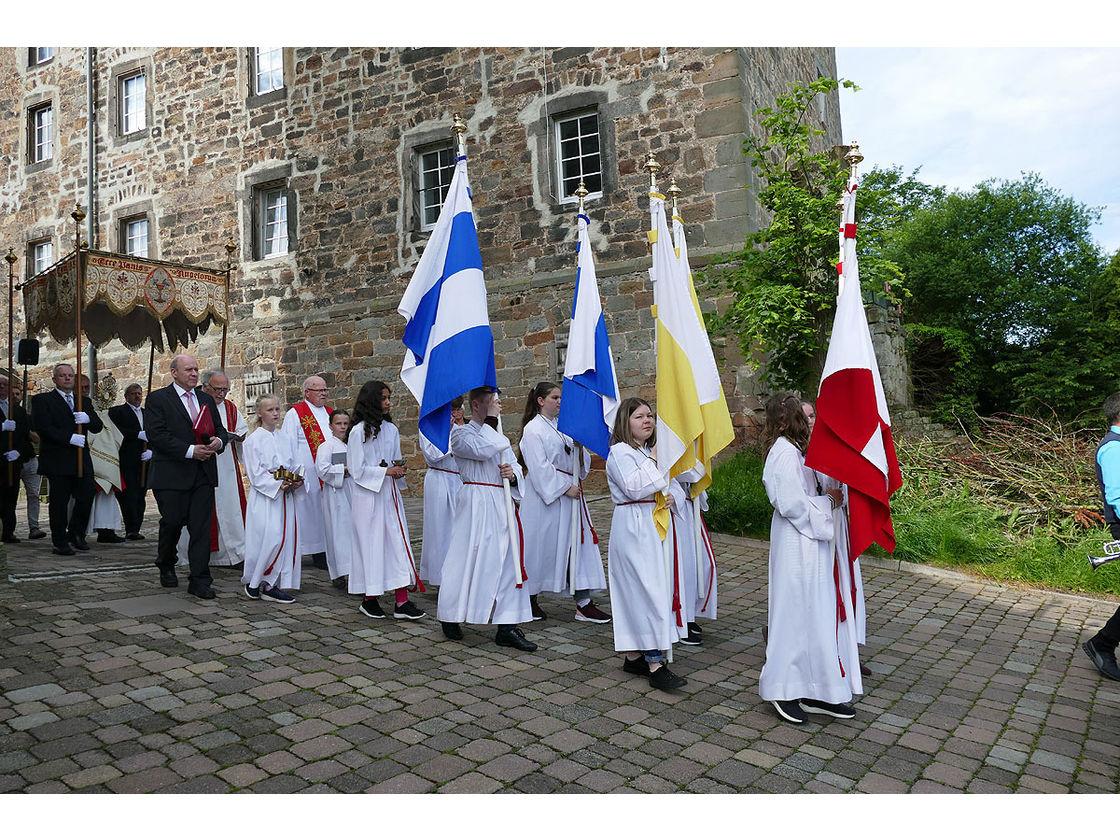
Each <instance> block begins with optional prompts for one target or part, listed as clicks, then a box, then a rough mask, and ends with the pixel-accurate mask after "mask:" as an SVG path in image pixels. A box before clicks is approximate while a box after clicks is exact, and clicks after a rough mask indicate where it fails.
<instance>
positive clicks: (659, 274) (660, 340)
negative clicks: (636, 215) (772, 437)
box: [649, 193, 734, 495]
mask: <svg viewBox="0 0 1120 840" xmlns="http://www.w3.org/2000/svg"><path fill="white" fill-rule="evenodd" d="M650 216H651V217H652V225H651V228H652V229H651V230H650V234H649V237H650V243H651V245H652V246H653V267H652V268H650V278H651V279H652V280H653V303H654V318H655V320H656V322H657V460H658V462H659V463H670V464H672V467H671V468H670V470H669V474H670V475H672V476H677V475H680V474H681V473H683V472H686V471H688V470H690V469H692V468H693V467H695V466H696V465H697V463H700V464H702V465H703V467H704V471H705V475H704V477H703V478H702V479H701V480H699V481H697V482H695V483H694V484H693V494H694V495H695V494H698V493H700V492H701V491H702V490H704V488H705V487H707V486H708V485H709V484H710V483H711V477H710V474H711V461H712V457H713V456H714V455H715V454H716V453H717V452H719V451H720V450H721V449H723V448H724V447H725V446H727V445H728V444H729V443H731V441H732V440H733V439H734V432H733V430H732V427H731V416H730V414H729V413H728V410H727V401H726V400H725V398H724V395H723V386H722V385H721V383H720V379H719V369H718V368H717V367H716V360H715V356H714V354H713V353H712V345H711V343H710V342H709V341H708V333H707V331H706V330H705V329H704V319H703V317H702V316H701V314H700V305H699V302H698V301H697V298H696V292H695V290H694V289H693V286H692V278H691V272H690V271H689V268H688V251H687V248H686V247H684V234H683V226H682V228H681V230H680V232H679V234H678V244H679V245H680V246H681V248H680V250H679V251H678V249H675V248H674V247H673V241H672V239H671V237H670V235H669V226H668V224H667V223H666V220H665V199H664V197H663V196H661V195H660V194H659V193H650Z"/></svg>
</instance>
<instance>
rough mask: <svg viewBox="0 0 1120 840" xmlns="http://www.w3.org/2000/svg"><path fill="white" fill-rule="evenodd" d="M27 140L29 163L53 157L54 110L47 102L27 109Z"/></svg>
mask: <svg viewBox="0 0 1120 840" xmlns="http://www.w3.org/2000/svg"><path fill="white" fill-rule="evenodd" d="M28 141H29V142H28V149H29V154H28V159H29V160H30V161H31V163H42V162H43V161H45V160H50V159H51V158H53V157H54V110H53V109H52V107H51V104H50V103H49V102H47V103H44V104H42V105H36V106H35V107H33V108H31V109H29V110H28Z"/></svg>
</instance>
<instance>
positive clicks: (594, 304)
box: [557, 213, 618, 458]
mask: <svg viewBox="0 0 1120 840" xmlns="http://www.w3.org/2000/svg"><path fill="white" fill-rule="evenodd" d="M578 218H579V245H578V246H577V248H578V251H577V253H578V257H577V263H576V265H577V268H576V294H575V300H574V301H572V325H571V328H570V330H569V331H568V354H567V357H566V358H565V359H564V388H563V398H562V399H561V400H560V417H559V419H558V420H557V426H558V428H559V429H560V431H562V432H563V433H564V434H566V435H569V436H570V437H571V438H572V439H573V440H575V441H576V442H577V443H581V444H583V445H584V446H586V447H587V448H588V449H590V450H591V451H592V452H594V453H596V454H597V455H600V456H601V457H603V458H606V457H607V455H608V454H609V452H610V448H611V429H612V428H613V427H614V417H615V414H616V413H617V412H618V379H617V377H615V374H614V359H613V358H612V356H611V344H610V341H609V339H608V338H607V322H606V320H605V319H604V318H603V302H602V300H601V299H600V298H599V282H598V280H596V279H595V261H594V259H593V258H592V256H591V240H590V238H589V237H588V235H587V225H588V224H589V220H588V218H587V216H585V215H583V214H582V213H580V214H579V217H578Z"/></svg>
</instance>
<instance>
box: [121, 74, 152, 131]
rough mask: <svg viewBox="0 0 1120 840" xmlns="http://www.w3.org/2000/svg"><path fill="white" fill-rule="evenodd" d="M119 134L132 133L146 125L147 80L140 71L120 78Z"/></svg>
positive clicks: (141, 129)
mask: <svg viewBox="0 0 1120 840" xmlns="http://www.w3.org/2000/svg"><path fill="white" fill-rule="evenodd" d="M119 84H120V94H119V99H118V101H119V102H120V109H121V114H120V126H121V134H133V133H135V132H137V131H143V130H144V129H145V128H147V126H148V119H147V110H146V102H145V93H146V88H147V80H146V78H145V76H144V72H143V71H140V72H137V73H132V74H131V75H128V76H123V77H122V78H121V79H120V82H119Z"/></svg>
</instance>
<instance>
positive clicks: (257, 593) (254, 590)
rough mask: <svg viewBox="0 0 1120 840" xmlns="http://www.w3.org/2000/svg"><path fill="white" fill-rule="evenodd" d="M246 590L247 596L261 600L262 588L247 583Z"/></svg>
mask: <svg viewBox="0 0 1120 840" xmlns="http://www.w3.org/2000/svg"><path fill="white" fill-rule="evenodd" d="M244 591H245V597H246V598H251V599H252V600H254V601H259V600H260V599H261V588H260V587H259V586H250V585H249V584H245V586H244Z"/></svg>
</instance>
